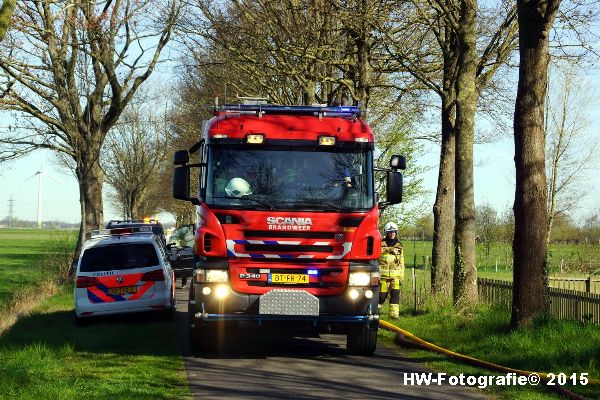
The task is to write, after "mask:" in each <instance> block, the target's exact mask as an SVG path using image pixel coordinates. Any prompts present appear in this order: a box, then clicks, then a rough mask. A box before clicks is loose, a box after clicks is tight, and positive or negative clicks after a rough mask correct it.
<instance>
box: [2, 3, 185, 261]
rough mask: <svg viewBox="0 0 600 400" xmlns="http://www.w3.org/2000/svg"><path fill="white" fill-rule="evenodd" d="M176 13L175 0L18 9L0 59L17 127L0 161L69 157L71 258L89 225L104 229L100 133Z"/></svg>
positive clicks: (152, 59) (132, 89)
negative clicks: (73, 229)
mask: <svg viewBox="0 0 600 400" xmlns="http://www.w3.org/2000/svg"><path fill="white" fill-rule="evenodd" d="M179 10H180V8H179V3H178V1H176V0H172V1H171V0H168V1H166V2H165V3H157V2H155V1H134V0H125V1H121V0H115V1H95V0H87V1H80V0H61V1H52V0H42V1H37V2H20V3H18V8H17V15H19V18H17V19H16V21H15V25H14V29H12V30H11V37H10V40H8V41H5V42H7V46H6V47H5V48H4V49H3V51H2V53H1V54H0V71H1V72H2V74H1V75H0V88H2V92H4V93H5V94H6V95H5V96H4V98H3V99H2V100H1V101H0V105H1V106H2V107H3V108H6V109H9V110H12V111H13V112H15V114H16V115H17V116H18V117H19V121H20V122H19V125H20V126H19V127H17V130H16V132H8V133H5V134H2V136H1V137H0V144H2V149H1V152H0V159H4V160H6V159H11V158H16V157H20V156H22V155H25V154H27V153H29V152H30V151H32V150H34V149H37V148H47V149H50V150H54V151H56V152H59V153H61V154H63V155H65V156H66V157H70V158H71V159H72V165H73V168H74V172H75V175H76V177H77V180H78V182H79V192H80V204H81V225H80V232H79V240H78V245H77V251H76V253H78V252H79V249H80V246H81V244H82V240H83V238H84V235H86V233H87V231H88V229H94V228H98V227H100V226H101V225H102V223H103V202H102V184H103V178H104V172H103V170H102V167H101V165H100V151H101V148H102V145H103V143H104V139H105V137H106V134H107V133H108V131H109V130H110V129H111V128H112V127H113V126H114V124H115V123H116V122H117V120H118V119H119V117H120V115H121V113H122V112H123V110H124V109H125V107H126V106H127V105H128V104H129V103H130V102H131V100H132V99H133V96H134V95H135V93H136V91H137V90H138V88H139V87H140V85H141V84H142V83H143V82H144V81H145V80H146V79H147V78H148V77H149V76H150V75H151V74H152V72H153V71H154V69H155V67H156V65H157V63H158V62H159V57H160V55H161V52H162V50H163V49H164V47H165V46H166V45H167V43H168V42H169V40H170V38H171V33H172V30H173V26H174V23H175V20H176V18H177V16H178V13H179ZM152 16H154V17H156V19H155V20H153V19H152Z"/></svg>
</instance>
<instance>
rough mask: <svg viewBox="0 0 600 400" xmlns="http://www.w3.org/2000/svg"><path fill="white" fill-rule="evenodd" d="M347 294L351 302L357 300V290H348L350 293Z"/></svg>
mask: <svg viewBox="0 0 600 400" xmlns="http://www.w3.org/2000/svg"><path fill="white" fill-rule="evenodd" d="M348 294H349V295H350V298H351V299H352V300H356V299H358V295H359V293H358V290H356V289H352V290H350V292H349V293H348Z"/></svg>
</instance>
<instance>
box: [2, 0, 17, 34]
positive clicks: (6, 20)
mask: <svg viewBox="0 0 600 400" xmlns="http://www.w3.org/2000/svg"><path fill="white" fill-rule="evenodd" d="M16 6H17V0H3V1H2V7H0V42H1V41H2V40H3V39H4V35H6V31H7V30H8V27H9V26H10V20H11V18H12V15H13V12H14V11H15V7H16Z"/></svg>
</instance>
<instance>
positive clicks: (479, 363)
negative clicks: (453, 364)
mask: <svg viewBox="0 0 600 400" xmlns="http://www.w3.org/2000/svg"><path fill="white" fill-rule="evenodd" d="M379 326H381V327H382V328H385V329H388V330H390V331H392V332H396V333H398V334H400V335H402V337H399V340H400V341H403V342H405V343H408V344H412V345H417V346H418V347H421V348H423V349H425V350H430V351H434V352H436V353H441V354H445V355H447V356H449V357H452V358H455V359H457V360H460V361H463V362H465V363H467V364H470V365H473V366H476V367H479V368H484V369H487V370H490V371H495V372H505V373H510V372H512V373H515V374H517V375H521V376H530V375H531V374H536V375H538V376H539V377H540V378H541V381H542V382H543V383H546V382H548V381H549V380H550V377H549V376H548V374H546V373H542V372H532V371H523V370H520V369H514V368H508V367H504V366H502V365H498V364H494V363H491V362H488V361H483V360H478V359H477V358H473V357H469V356H465V355H463V354H459V353H456V352H454V351H451V350H448V349H445V348H443V347H440V346H437V345H435V344H433V343H429V342H427V341H425V340H423V339H421V338H419V337H417V336H415V335H413V334H412V333H410V332H408V331H406V330H404V329H402V328H400V327H398V326H396V325H394V324H391V323H389V322H387V321H384V320H379ZM588 384H592V385H600V380H599V379H592V378H590V379H589V380H588ZM545 386H546V387H548V388H551V389H553V390H555V391H556V392H558V393H559V394H561V395H563V396H565V397H567V398H569V399H572V400H585V398H584V397H582V396H580V395H578V394H576V393H573V392H571V391H570V390H567V389H565V388H564V387H562V386H560V385H554V386H548V385H545Z"/></svg>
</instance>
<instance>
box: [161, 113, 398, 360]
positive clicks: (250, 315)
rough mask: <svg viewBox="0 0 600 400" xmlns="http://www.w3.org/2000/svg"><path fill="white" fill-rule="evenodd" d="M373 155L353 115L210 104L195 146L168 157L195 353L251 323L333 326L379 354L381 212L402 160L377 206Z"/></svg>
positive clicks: (390, 199) (358, 348)
mask: <svg viewBox="0 0 600 400" xmlns="http://www.w3.org/2000/svg"><path fill="white" fill-rule="evenodd" d="M196 152H198V154H199V162H197V163H191V164H190V163H189V162H190V161H189V158H190V154H194V153H196ZM373 152H374V142H373V134H372V132H371V129H370V128H369V126H368V125H367V124H366V123H365V122H364V121H363V120H361V119H360V109H359V108H358V107H348V106H339V107H327V106H277V105H267V104H242V105H225V106H223V107H220V108H218V107H215V116H214V117H213V118H212V119H210V120H209V121H207V122H205V123H204V124H203V128H202V137H201V140H200V141H199V142H198V143H197V144H196V145H194V146H192V148H191V149H189V150H180V151H177V152H176V153H175V156H174V163H175V165H176V167H175V171H174V179H173V197H175V198H176V199H180V200H187V201H191V202H192V203H193V204H195V205H196V211H197V221H196V222H197V223H196V227H197V230H196V233H195V238H196V241H195V246H194V277H193V279H192V281H193V282H192V284H191V286H190V296H189V304H188V311H189V324H190V329H189V332H190V345H191V348H192V350H194V351H208V350H211V349H213V348H214V346H215V345H216V344H215V338H217V337H221V336H222V335H223V334H224V333H226V332H221V331H220V330H222V329H226V328H227V326H229V324H230V323H231V322H233V321H254V322H256V323H259V324H268V323H274V324H277V323H280V324H284V325H287V326H296V325H294V324H298V325H301V324H302V323H305V324H309V325H312V326H314V327H316V328H317V329H321V328H322V329H325V328H331V327H332V326H335V327H336V328H341V329H342V331H343V332H345V333H346V334H347V346H348V350H349V351H350V352H351V353H353V354H363V355H370V354H372V353H373V352H374V351H375V348H376V345H377V328H378V319H379V313H378V304H377V303H378V297H379V283H380V282H379V281H380V273H379V266H378V261H377V260H378V258H379V255H380V245H381V235H380V233H379V231H378V212H379V210H380V209H382V208H383V207H385V206H387V205H390V204H397V203H400V202H401V200H402V173H401V172H400V171H399V170H400V169H404V168H405V167H406V161H405V159H404V157H401V156H392V158H391V160H390V168H389V169H385V170H384V171H387V201H384V202H379V203H378V202H377V201H378V195H377V194H376V193H375V188H374V186H375V185H374V182H375V179H374V173H375V170H376V168H374V165H373V164H374V163H373ZM192 168H198V169H199V173H198V174H197V175H196V176H198V177H199V178H198V189H197V191H196V190H195V189H194V194H193V195H190V169H192ZM292 321H294V322H292Z"/></svg>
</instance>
